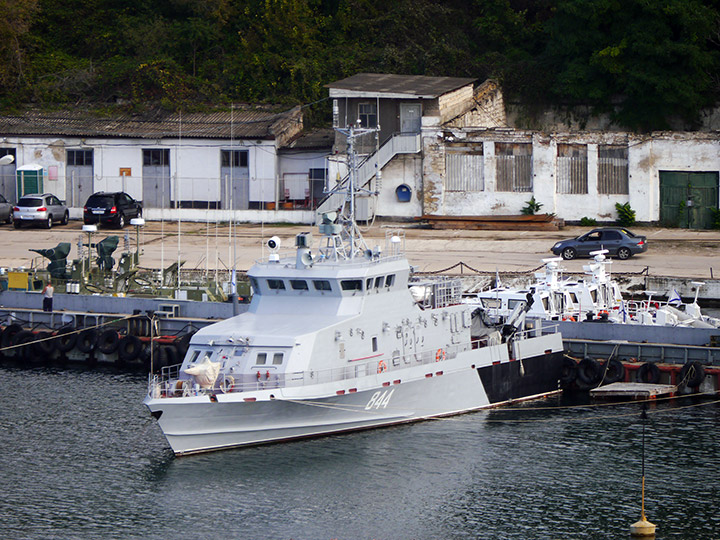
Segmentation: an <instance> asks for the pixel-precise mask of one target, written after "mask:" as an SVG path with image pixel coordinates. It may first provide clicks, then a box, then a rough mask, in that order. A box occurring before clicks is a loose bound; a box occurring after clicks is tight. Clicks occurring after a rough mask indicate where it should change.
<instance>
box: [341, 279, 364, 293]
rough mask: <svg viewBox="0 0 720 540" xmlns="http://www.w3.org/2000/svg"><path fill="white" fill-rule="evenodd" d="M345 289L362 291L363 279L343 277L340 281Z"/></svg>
mask: <svg viewBox="0 0 720 540" xmlns="http://www.w3.org/2000/svg"><path fill="white" fill-rule="evenodd" d="M340 287H341V288H342V290H343V291H362V280H361V279H343V280H342V281H341V282H340Z"/></svg>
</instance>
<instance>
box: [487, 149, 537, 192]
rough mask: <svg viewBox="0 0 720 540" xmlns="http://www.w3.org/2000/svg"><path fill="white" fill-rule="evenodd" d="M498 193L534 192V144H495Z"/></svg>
mask: <svg viewBox="0 0 720 540" xmlns="http://www.w3.org/2000/svg"><path fill="white" fill-rule="evenodd" d="M495 161H496V163H497V188H496V191H515V192H526V191H532V188H533V185H532V144H530V143H495Z"/></svg>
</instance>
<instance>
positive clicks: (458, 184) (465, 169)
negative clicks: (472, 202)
mask: <svg viewBox="0 0 720 540" xmlns="http://www.w3.org/2000/svg"><path fill="white" fill-rule="evenodd" d="M484 189H485V173H484V169H483V151H482V145H480V146H479V147H474V148H448V151H447V152H446V154H445V191H461V192H465V191H483V190H484Z"/></svg>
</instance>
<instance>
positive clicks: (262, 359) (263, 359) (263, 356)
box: [255, 352, 267, 365]
mask: <svg viewBox="0 0 720 540" xmlns="http://www.w3.org/2000/svg"><path fill="white" fill-rule="evenodd" d="M255 363H256V364H258V365H262V364H267V353H264V352H260V353H258V355H257V358H256V359H255Z"/></svg>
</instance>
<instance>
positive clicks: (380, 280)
mask: <svg viewBox="0 0 720 540" xmlns="http://www.w3.org/2000/svg"><path fill="white" fill-rule="evenodd" d="M383 281H385V276H378V277H376V278H375V288H376V289H379V288H380V287H382V286H383Z"/></svg>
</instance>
